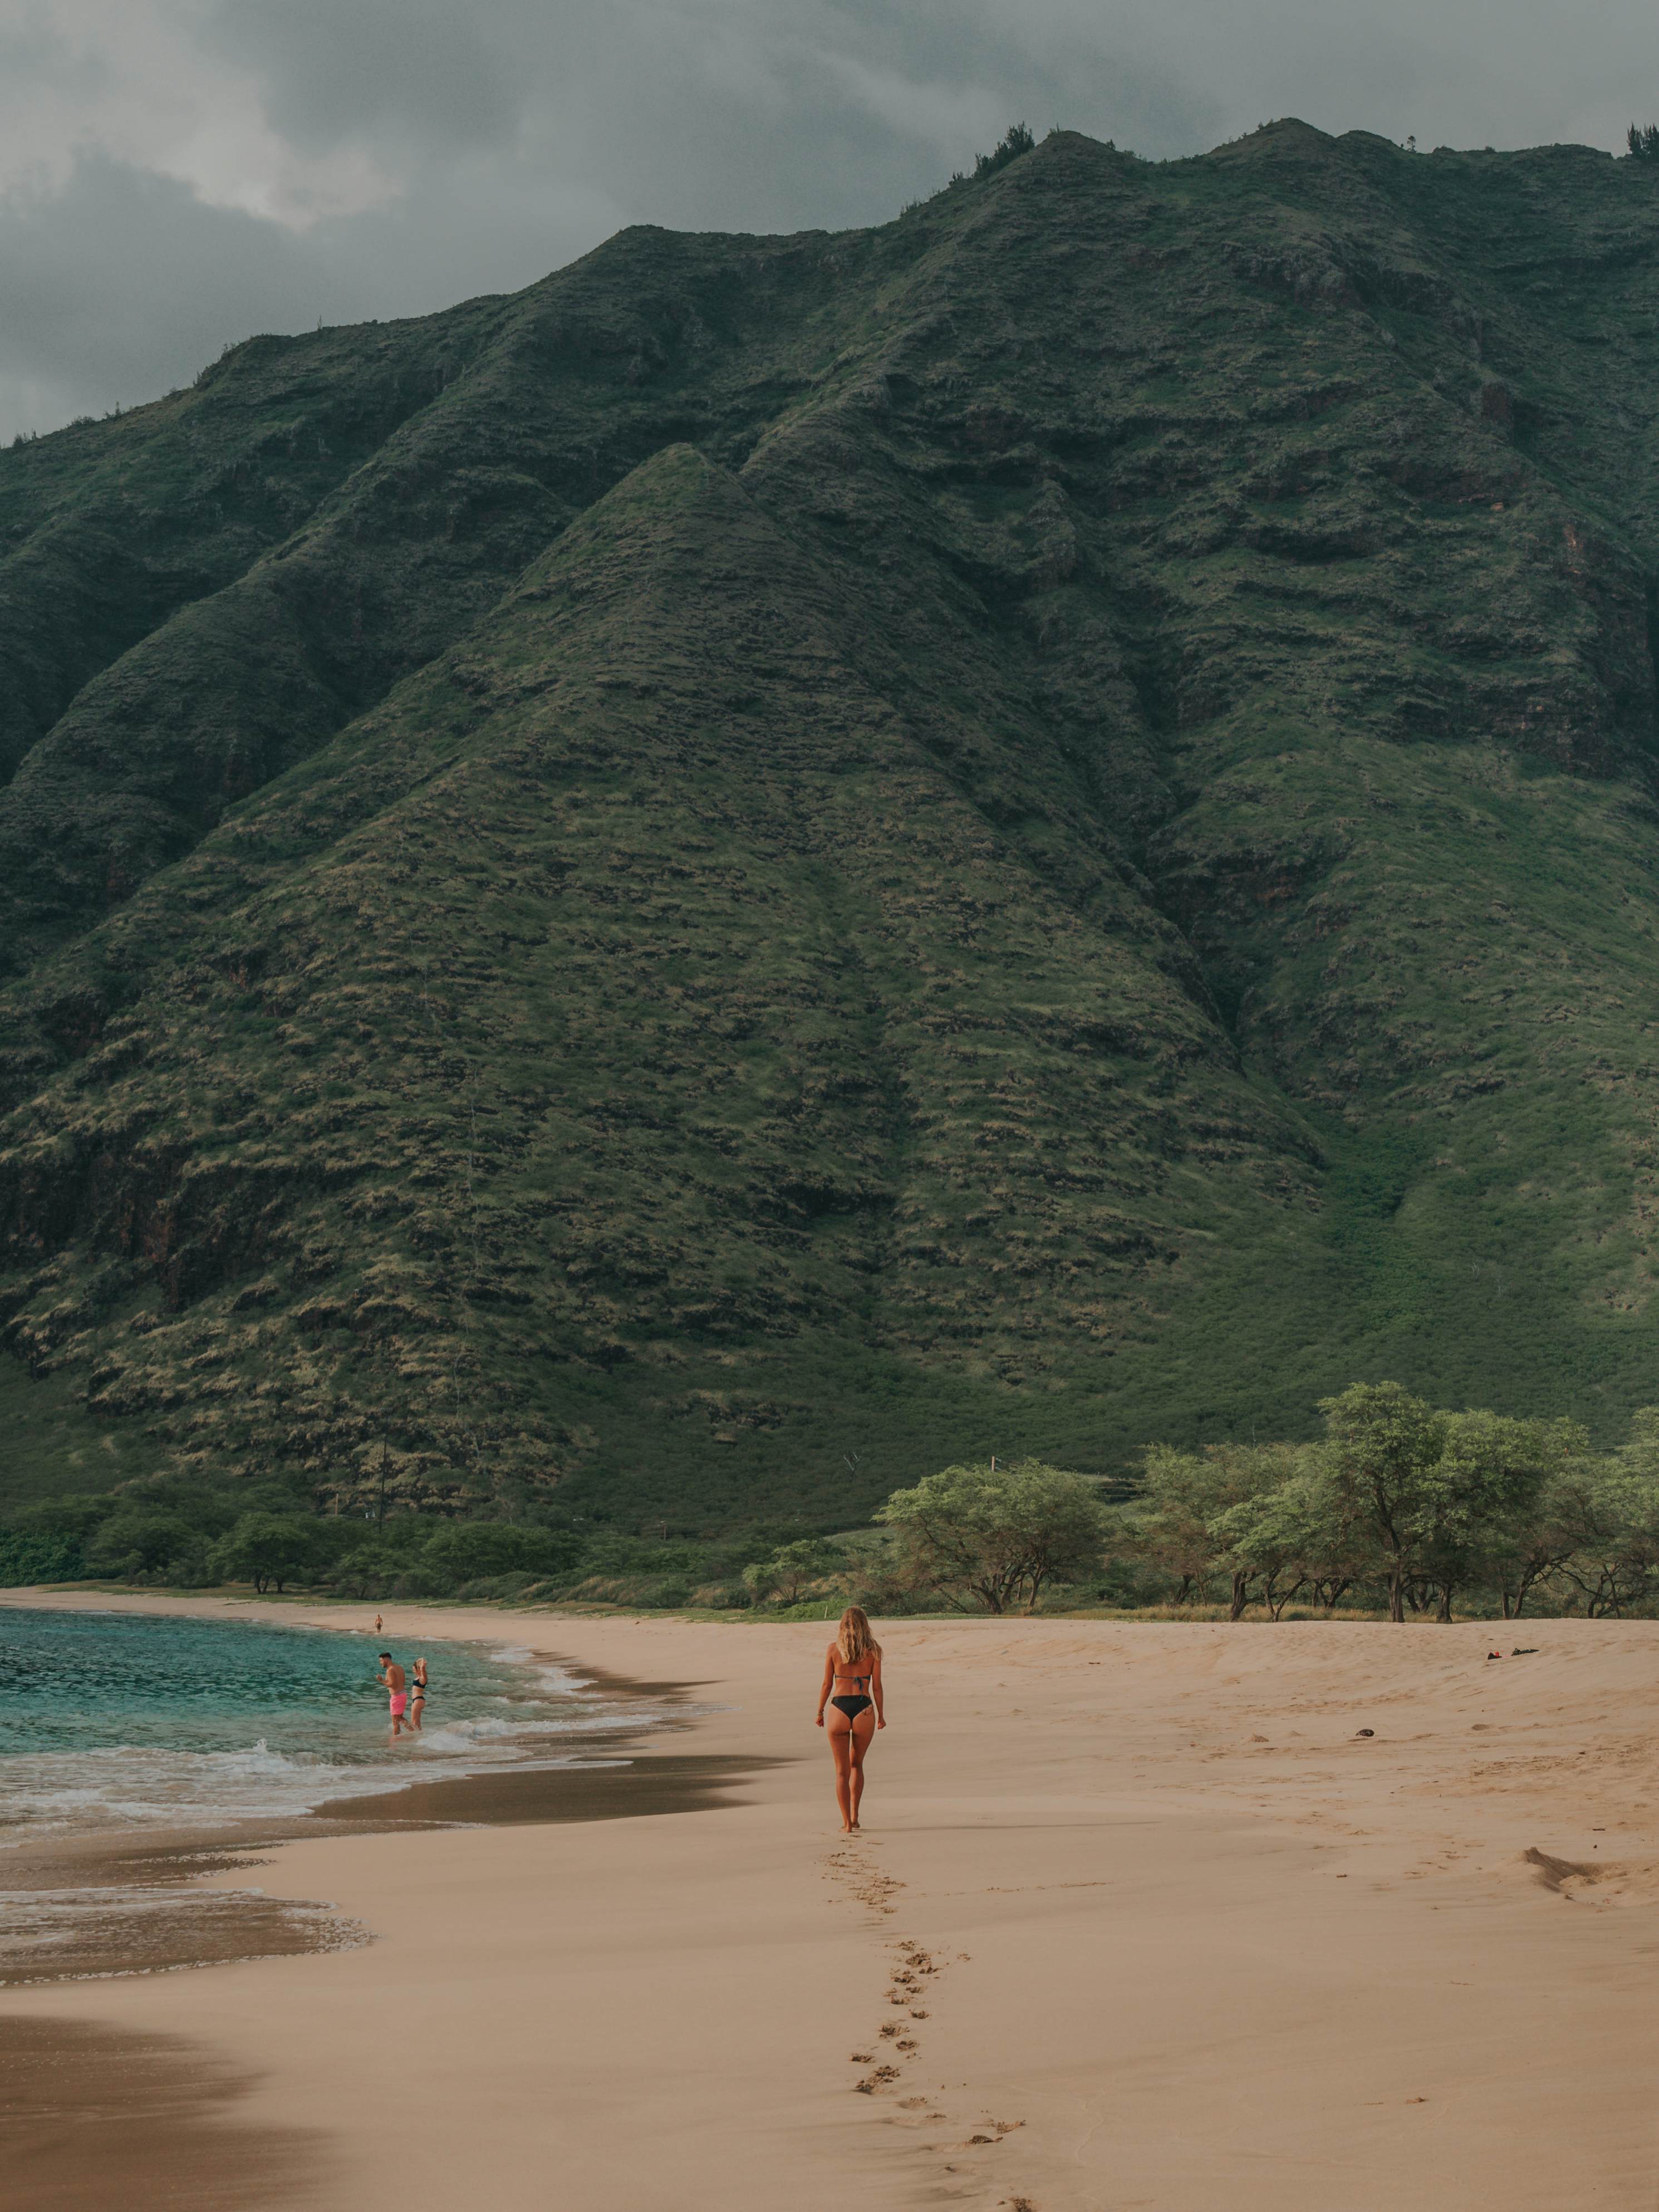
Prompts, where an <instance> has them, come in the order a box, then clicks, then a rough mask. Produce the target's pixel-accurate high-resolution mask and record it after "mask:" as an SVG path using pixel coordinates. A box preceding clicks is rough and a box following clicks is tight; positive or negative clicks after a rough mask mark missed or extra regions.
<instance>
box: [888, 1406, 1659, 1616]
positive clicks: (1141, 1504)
mask: <svg viewBox="0 0 1659 2212" xmlns="http://www.w3.org/2000/svg"><path fill="white" fill-rule="evenodd" d="M1320 1412H1321V1413H1322V1417H1323V1426H1324V1433H1323V1434H1322V1436H1321V1437H1318V1438H1317V1439H1316V1440H1315V1441H1313V1442H1311V1443H1248V1444H1247V1443H1224V1444H1213V1445H1210V1446H1208V1447H1206V1449H1203V1450H1201V1451H1196V1452H1183V1451H1178V1450H1176V1449H1174V1448H1172V1447H1171V1446H1169V1445H1164V1444H1158V1445H1154V1446H1153V1447H1152V1449H1150V1450H1149V1451H1148V1452H1147V1453H1146V1461H1145V1468H1144V1477H1143V1480H1142V1484H1141V1487H1140V1491H1139V1496H1138V1498H1136V1499H1135V1500H1134V1501H1133V1504H1130V1505H1129V1506H1127V1508H1125V1509H1123V1510H1121V1511H1117V1512H1114V1511H1113V1510H1111V1509H1109V1508H1108V1507H1106V1506H1103V1504H1100V1503H1099V1502H1098V1500H1097V1498H1096V1496H1095V1495H1094V1490H1093V1486H1092V1485H1091V1483H1090V1481H1089V1480H1088V1478H1087V1477H1086V1476H1083V1475H1079V1474H1067V1473H1065V1472H1063V1471H1062V1470H1060V1469H1058V1468H1047V1467H1042V1466H1040V1465H1038V1464H1036V1463H1035V1462H1025V1463H1024V1464H1023V1465H1021V1466H1018V1467H1016V1468H1011V1469H1008V1470H1007V1471H1006V1472H1005V1473H1004V1474H1002V1475H1001V1476H1000V1477H999V1476H998V1475H997V1474H996V1473H995V1472H994V1470H992V1469H989V1468H965V1467H964V1468H948V1469H946V1470H945V1471H944V1472H943V1473H942V1474H938V1475H933V1476H930V1477H928V1478H927V1480H926V1481H924V1482H922V1483H921V1484H919V1485H918V1486H916V1487H915V1489H914V1490H908V1491H901V1492H897V1493H896V1495H895V1496H894V1497H893V1498H890V1500H889V1501H888V1503H887V1504H886V1505H885V1506H884V1508H883V1509H882V1512H881V1514H880V1516H878V1517H879V1518H880V1519H881V1520H882V1521H884V1522H886V1523H887V1524H888V1525H889V1526H890V1527H891V1528H893V1529H894V1530H895V1531H896V1536H897V1540H898V1541H897V1546H896V1554H895V1557H894V1559H893V1560H892V1563H891V1572H892V1574H893V1577H894V1578H895V1584H896V1594H897V1595H901V1596H902V1595H903V1594H904V1593H905V1592H906V1591H909V1592H913V1593H916V1592H927V1593H928V1594H931V1595H933V1597H935V1598H937V1599H939V1600H942V1601H945V1603H947V1604H950V1605H954V1606H956V1607H960V1608H962V1609H969V1608H973V1607H977V1608H981V1609H983V1610H985V1611H988V1612H992V1613H1001V1612H1006V1611H1007V1610H1009V1609H1010V1608H1011V1607H1013V1606H1015V1605H1024V1607H1026V1608H1027V1609H1028V1610H1030V1609H1032V1608H1034V1607H1035V1606H1036V1601H1037V1599H1038V1596H1039V1595H1040V1593H1041V1592H1042V1589H1043V1588H1044V1587H1045V1585H1048V1586H1053V1585H1055V1584H1063V1583H1073V1584H1075V1583H1086V1581H1087V1580H1088V1578H1089V1577H1091V1575H1096V1576H1098V1575H1099V1574H1100V1573H1101V1572H1102V1571H1103V1569H1105V1568H1107V1567H1109V1566H1111V1565H1119V1566H1131V1567H1137V1566H1138V1567H1139V1568H1141V1569H1143V1570H1144V1569H1151V1570H1152V1571H1153V1572H1154V1573H1155V1574H1157V1575H1161V1577H1162V1578H1163V1585H1164V1588H1163V1595H1164V1597H1165V1598H1166V1599H1167V1600H1168V1601H1170V1602H1172V1603H1174V1604H1175V1605H1177V1606H1180V1605H1189V1604H1194V1603H1198V1602H1200V1601H1209V1600H1210V1599H1212V1598H1213V1597H1217V1596H1219V1597H1220V1598H1221V1600H1222V1601H1223V1602H1224V1603H1225V1605H1226V1607H1227V1609H1228V1611H1229V1613H1230V1614H1231V1618H1232V1619H1233V1620H1239V1619H1240V1618H1241V1617H1242V1616H1243V1613H1245V1612H1246V1611H1247V1610H1248V1608H1249V1607H1250V1606H1251V1605H1253V1604H1259V1605H1261V1607H1264V1608H1265V1609H1266V1610H1267V1613H1270V1614H1271V1616H1272V1617H1273V1619H1274V1620H1279V1618H1280V1617H1281V1616H1282V1614H1283V1613H1284V1611H1285V1607H1287V1606H1288V1605H1289V1604H1290V1603H1291V1601H1293V1600H1296V1599H1298V1598H1299V1599H1301V1600H1302V1601H1304V1603H1306V1604H1312V1605H1316V1606H1318V1607H1322V1608H1323V1609H1324V1610H1325V1611H1326V1612H1328V1613H1331V1612H1334V1611H1335V1610H1336V1608H1337V1607H1339V1606H1340V1605H1342V1604H1344V1603H1345V1602H1346V1603H1347V1604H1348V1605H1350V1606H1352V1607H1364V1608H1366V1609H1376V1610H1384V1609H1386V1611H1387V1613H1388V1615H1389V1619H1390V1620H1395V1621H1403V1620H1406V1619H1407V1616H1408V1614H1413V1613H1431V1614H1433V1615H1434V1617H1435V1618H1437V1619H1438V1620H1450V1619H1451V1618H1452V1613H1453V1607H1454V1606H1455V1604H1456V1603H1457V1602H1458V1601H1460V1600H1466V1601H1474V1605H1475V1607H1476V1609H1479V1610H1481V1611H1491V1612H1494V1613H1498V1612H1501V1613H1502V1616H1503V1618H1504V1620H1517V1619H1519V1618H1520V1616H1521V1614H1522V1613H1523V1612H1524V1611H1525V1610H1526V1608H1527V1607H1528V1604H1531V1605H1533V1606H1534V1607H1536V1606H1538V1605H1539V1604H1540V1603H1542V1602H1544V1601H1548V1602H1549V1603H1550V1605H1551V1606H1552V1607H1553V1608H1554V1609H1556V1610H1571V1611H1582V1612H1583V1613H1586V1614H1589V1615H1590V1616H1592V1617H1595V1616H1601V1615H1605V1614H1610V1613H1612V1614H1622V1613H1632V1612H1635V1611H1638V1610H1640V1609H1641V1608H1642V1607H1644V1605H1645V1604H1646V1603H1648V1602H1649V1601H1650V1600H1651V1599H1653V1598H1655V1597H1656V1596H1659V1408H1656V1407H1647V1408H1644V1409H1643V1410H1642V1411H1640V1412H1638V1413H1636V1414H1635V1415H1634V1416H1633V1417H1632V1421H1631V1425H1630V1430H1629V1433H1628V1436H1627V1437H1626V1441H1625V1442H1624V1443H1621V1444H1620V1445H1619V1446H1618V1447H1617V1449H1614V1450H1613V1451H1611V1452H1596V1451H1593V1450H1592V1449H1590V1444H1589V1437H1588V1435H1587V1434H1586V1432H1585V1431H1584V1429H1583V1427H1582V1426H1581V1425H1579V1424H1578V1423H1577V1422H1575V1421H1571V1420H1560V1419H1554V1420H1551V1419H1514V1418H1512V1417H1510V1416H1508V1415H1504V1414H1501V1413H1492V1412H1488V1411H1484V1410H1469V1411H1464V1412H1450V1411H1447V1410H1445V1409H1443V1408H1439V1407H1433V1406H1431V1405H1429V1404H1428V1403H1427V1402H1426V1401H1425V1400H1423V1399H1421V1398H1418V1397H1414V1396H1413V1395H1412V1393H1411V1392H1410V1391H1408V1390H1406V1389H1402V1387H1401V1385H1400V1384H1399V1383H1355V1384H1353V1385H1352V1387H1351V1388H1349V1389H1346V1390H1344V1391H1343V1392H1341V1394H1340V1395H1339V1396H1336V1397H1334V1398H1328V1399H1325V1400H1323V1401H1322V1403H1321V1407H1320ZM1154 1587H1156V1585H1154Z"/></svg>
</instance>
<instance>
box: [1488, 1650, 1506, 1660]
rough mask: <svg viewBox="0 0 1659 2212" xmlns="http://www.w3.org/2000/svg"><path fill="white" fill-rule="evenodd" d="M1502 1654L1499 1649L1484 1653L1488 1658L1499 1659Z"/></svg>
mask: <svg viewBox="0 0 1659 2212" xmlns="http://www.w3.org/2000/svg"><path fill="white" fill-rule="evenodd" d="M1486 1656H1487V1658H1488V1659H1501V1658H1502V1657H1503V1656H1504V1655H1503V1653H1502V1652H1501V1651H1488V1652H1487V1654H1486Z"/></svg>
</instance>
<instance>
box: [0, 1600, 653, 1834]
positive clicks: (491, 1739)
mask: <svg viewBox="0 0 1659 2212" xmlns="http://www.w3.org/2000/svg"><path fill="white" fill-rule="evenodd" d="M383 1643H385V1644H389V1645H390V1646H391V1648H392V1650H393V1651H394V1653H395V1654H396V1656H397V1657H398V1659H399V1660H400V1661H402V1662H403V1663H404V1666H405V1667H407V1666H408V1665H409V1664H410V1662H411V1661H412V1660H413V1659H414V1658H415V1657H416V1652H417V1650H421V1651H424V1653H425V1655H426V1657H427V1662H428V1671H429V1673H430V1676H431V1680H432V1685H433V1687H432V1694H431V1697H430V1699H429V1700H428V1705H427V1711H426V1724H425V1729H424V1731H423V1734H422V1736H421V1738H420V1739H419V1740H418V1741H417V1743H416V1744H415V1745H413V1746H410V1745H408V1744H407V1743H399V1744H396V1745H393V1744H391V1743H389V1742H388V1741H387V1718H386V1692H385V1691H384V1690H383V1689H382V1688H381V1687H380V1685H379V1684H378V1683H377V1682H376V1681H375V1680H374V1668H375V1657H374V1655H375V1653H376V1651H377V1650H380V1648H381V1645H382V1644H383ZM660 1717H661V1713H660V1709H659V1708H657V1707H653V1706H652V1705H649V1704H647V1703H642V1702H640V1701H637V1700H636V1701H632V1702H618V1701H617V1699H614V1698H611V1697H610V1696H608V1695H606V1694H605V1693H603V1692H599V1691H596V1690H594V1689H592V1688H591V1687H588V1686H586V1685H584V1684H583V1682H582V1681H581V1680H580V1677H578V1676H574V1675H572V1674H568V1673H567V1672H566V1671H564V1670H563V1669H562V1668H559V1667H557V1666H556V1665H554V1664H552V1663H551V1662H548V1661H546V1660H544V1659H537V1658H533V1657H532V1655H531V1654H530V1653H529V1652H527V1651H522V1650H513V1649H512V1648H511V1647H510V1646H508V1645H507V1644H505V1643H503V1644H502V1645H501V1646H499V1647H490V1646H488V1645H483V1644H455V1643H445V1644H439V1643H435V1642H431V1641H428V1642H426V1643H424V1644H420V1645H418V1646H416V1645H415V1644H409V1643H408V1642H407V1641H406V1640H405V1639H403V1638H396V1637H393V1636H392V1635H391V1634H389V1633H388V1634H387V1635H386V1637H385V1638H380V1637H374V1636H362V1635H355V1634H344V1633H341V1632H338V1631H336V1630H328V1629H316V1630H313V1629H307V1628H301V1627H293V1628H289V1627H269V1626H263V1625H258V1624H254V1623H252V1622H249V1623H243V1622H220V1621H207V1620H179V1619H168V1618H167V1617H165V1616H155V1615H150V1616H145V1615H141V1614H134V1613H120V1612H115V1611H111V1612H107V1613H104V1612H82V1611H75V1612H68V1611H61V1612H53V1611H49V1610H44V1609H42V1610H38V1611H37V1610H34V1609H33V1608H24V1607H0V1850H3V1848H4V1847H5V1846H6V1845H7V1844H17V1843H20V1842H22V1841H24V1840H26V1839H30V1838H33V1837H38V1836H40V1835H41V1834H42V1833H43V1832H46V1831H50V1830H53V1829H56V1830H59V1831H76V1832H80V1831H84V1830H87V1829H91V1828H104V1827H110V1826H116V1827H121V1826H191V1827H194V1826H217V1825H219V1824H220V1823H222V1822H237V1821H241V1820H259V1819H262V1818H270V1817H273V1816H280V1815H283V1814H296V1813H302V1812H305V1811H308V1810H309V1809H310V1808H313V1807H314V1806H316V1805H319V1804H321V1803H323V1802H325V1800H329V1799H335V1798H340V1797H347V1796H364V1795H370V1794H376V1793H379V1792H382V1791H392V1790H399V1789H401V1788H403V1787H404V1786H405V1785H406V1784H409V1783H410V1782H412V1781H416V1780H429V1779H435V1778H437V1777H439V1776H441V1775H442V1776H451V1775H457V1774H462V1773H471V1772H477V1771H483V1770H484V1769H488V1768H494V1767H499V1766H501V1765H538V1766H548V1765H594V1764H600V1763H603V1764H606V1765H610V1764H614V1763H616V1757H615V1753H614V1750H613V1749H612V1747H611V1746H609V1745H607V1746H606V1747H605V1750H604V1751H600V1750H599V1747H597V1746H595V1747H592V1749H591V1750H590V1751H588V1752H586V1753H584V1750H583V1747H582V1741H581V1740H582V1738H583V1737H584V1736H591V1735H594V1734H596V1733H599V1732H601V1731H604V1732H606V1733H608V1732H610V1731H611V1730H614V1729H619V1728H620V1729H625V1728H629V1727H636V1728H637V1727H643V1726H649V1725H651V1724H652V1723H653V1722H655V1721H658V1720H659V1719H660Z"/></svg>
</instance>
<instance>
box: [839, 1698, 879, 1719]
mask: <svg viewBox="0 0 1659 2212" xmlns="http://www.w3.org/2000/svg"><path fill="white" fill-rule="evenodd" d="M829 1702H830V1704H831V1705H833V1706H834V1707H835V1709H836V1711H837V1712H838V1713H845V1714H846V1716H847V1717H848V1720H849V1721H855V1720H856V1719H857V1718H858V1717H859V1715H860V1713H867V1712H868V1711H869V1710H870V1707H871V1705H872V1704H873V1703H874V1699H871V1698H831V1699H830V1700H829Z"/></svg>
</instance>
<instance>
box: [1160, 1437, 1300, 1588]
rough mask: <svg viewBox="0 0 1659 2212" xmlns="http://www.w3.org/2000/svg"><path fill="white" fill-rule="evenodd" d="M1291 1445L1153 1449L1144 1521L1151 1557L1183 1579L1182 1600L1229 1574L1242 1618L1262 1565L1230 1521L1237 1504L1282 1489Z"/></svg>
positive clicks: (1172, 1574)
mask: <svg viewBox="0 0 1659 2212" xmlns="http://www.w3.org/2000/svg"><path fill="white" fill-rule="evenodd" d="M1290 1465H1291V1446H1289V1445H1284V1444H1206V1447H1205V1448H1204V1449H1203V1450H1202V1451H1201V1452H1177V1451H1171V1450H1170V1449H1169V1447H1168V1446H1167V1445H1163V1444H1158V1445H1154V1446H1153V1447H1152V1449H1151V1450H1150V1451H1149V1452H1148V1453H1147V1454H1146V1473H1145V1478H1144V1482H1143V1486H1142V1491H1141V1498H1142V1501H1143V1512H1142V1514H1141V1516H1140V1520H1139V1527H1140V1544H1141V1548H1142V1551H1143V1553H1144V1555H1145V1556H1146V1558H1148V1559H1151V1560H1152V1561H1153V1563H1154V1564H1155V1565H1158V1566H1161V1567H1162V1568H1163V1569H1164V1572H1165V1573H1166V1574H1169V1575H1171V1576H1174V1577H1176V1580H1177V1583H1178V1586H1179V1587H1178V1591H1177V1595H1176V1603H1177V1604H1182V1605H1184V1604H1185V1603H1186V1601H1187V1600H1188V1597H1189V1596H1191V1595H1194V1594H1195V1593H1196V1592H1198V1591H1200V1590H1202V1589H1204V1588H1206V1585H1207V1584H1208V1583H1209V1581H1210V1579H1211V1577H1212V1576H1213V1575H1215V1574H1218V1573H1225V1575H1226V1576H1227V1577H1228V1578H1229V1581H1230V1583H1231V1597H1230V1602H1229V1612H1230V1613H1231V1618H1232V1619H1233V1620H1238V1619H1239V1618H1240V1617H1241V1615H1242V1614H1243V1611H1244V1608H1245V1607H1246V1606H1247V1605H1248V1604H1249V1601H1250V1591H1251V1588H1252V1585H1253V1583H1254V1581H1255V1576H1256V1573H1257V1571H1258V1570H1257V1567H1256V1565H1255V1563H1254V1562H1253V1561H1252V1560H1250V1559H1247V1558H1246V1557H1245V1555H1244V1554H1243V1553H1240V1552H1239V1551H1237V1549H1236V1548H1235V1547H1234V1545H1233V1542H1232V1540H1231V1534H1230V1532H1229V1529H1228V1528H1227V1527H1226V1526H1225V1523H1226V1522H1227V1518H1228V1516H1229V1515H1230V1514H1231V1512H1232V1510H1234V1508H1236V1507H1237V1506H1238V1505H1240V1504H1243V1503H1244V1502H1245V1501H1247V1500H1249V1499H1251V1498H1256V1497H1259V1496H1262V1495H1265V1494H1267V1493H1268V1492H1271V1491H1273V1490H1274V1489H1275V1488H1276V1487H1277V1486H1279V1484H1280V1483H1282V1482H1283V1481H1284V1480H1285V1475H1286V1474H1287V1472H1288V1470H1289V1467H1290Z"/></svg>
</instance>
